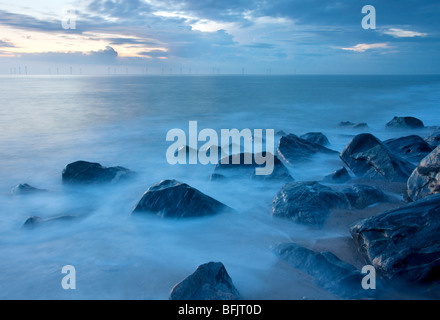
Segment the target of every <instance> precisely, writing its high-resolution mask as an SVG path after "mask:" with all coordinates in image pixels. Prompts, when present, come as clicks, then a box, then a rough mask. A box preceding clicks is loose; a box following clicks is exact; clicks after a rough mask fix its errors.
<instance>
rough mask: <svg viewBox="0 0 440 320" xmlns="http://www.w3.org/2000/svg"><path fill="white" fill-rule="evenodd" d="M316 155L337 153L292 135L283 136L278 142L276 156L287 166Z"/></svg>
mask: <svg viewBox="0 0 440 320" xmlns="http://www.w3.org/2000/svg"><path fill="white" fill-rule="evenodd" d="M318 153H323V154H336V153H337V152H336V151H334V150H330V149H328V148H326V147H324V146H321V145H320V144H317V143H314V142H310V141H307V140H304V139H301V138H299V137H298V136H296V135H294V134H289V135H287V136H283V137H281V139H280V141H279V142H278V149H277V155H278V156H279V157H280V158H281V159H282V160H283V161H285V162H286V163H289V164H295V163H298V162H302V161H306V160H308V159H310V157H311V156H313V155H315V154H318Z"/></svg>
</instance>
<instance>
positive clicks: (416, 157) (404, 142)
mask: <svg viewBox="0 0 440 320" xmlns="http://www.w3.org/2000/svg"><path fill="white" fill-rule="evenodd" d="M385 144H386V145H387V146H388V147H389V148H390V149H391V151H393V152H394V153H395V154H397V155H398V156H399V157H401V158H402V159H405V160H407V161H410V162H415V163H419V162H420V161H422V159H423V158H424V157H426V156H427V155H428V154H429V153H430V152H431V151H432V150H433V148H432V147H431V146H430V145H429V144H428V143H427V142H426V141H425V140H423V139H422V138H421V137H419V136H416V135H412V136H408V137H402V138H397V139H390V140H386V141H385Z"/></svg>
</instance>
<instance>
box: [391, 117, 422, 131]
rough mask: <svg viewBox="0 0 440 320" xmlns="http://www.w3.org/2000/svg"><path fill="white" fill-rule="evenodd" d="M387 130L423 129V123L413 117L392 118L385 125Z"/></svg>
mask: <svg viewBox="0 0 440 320" xmlns="http://www.w3.org/2000/svg"><path fill="white" fill-rule="evenodd" d="M386 127H387V128H394V129H423V128H424V127H425V125H424V124H423V122H422V121H421V120H419V119H417V118H414V117H394V118H393V119H392V120H391V121H390V122H388V123H387V124H386Z"/></svg>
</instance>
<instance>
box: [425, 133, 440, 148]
mask: <svg viewBox="0 0 440 320" xmlns="http://www.w3.org/2000/svg"><path fill="white" fill-rule="evenodd" d="M425 141H426V142H427V143H429V145H430V146H432V147H433V148H436V147H438V146H440V130H436V131H434V132H433V133H431V134H430V135H429V136H427V137H426V138H425Z"/></svg>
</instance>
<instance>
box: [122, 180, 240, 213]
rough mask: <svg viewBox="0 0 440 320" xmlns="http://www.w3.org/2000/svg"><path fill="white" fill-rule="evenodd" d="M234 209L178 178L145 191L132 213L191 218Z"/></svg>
mask: <svg viewBox="0 0 440 320" xmlns="http://www.w3.org/2000/svg"><path fill="white" fill-rule="evenodd" d="M224 211H232V209H231V208H229V207H228V206H226V205H224V204H223V203H221V202H219V201H217V200H215V199H213V198H211V197H210V196H207V195H206V194H204V193H202V192H200V191H199V190H197V189H195V188H193V187H191V186H189V185H187V184H186V183H181V182H179V181H176V180H163V181H161V182H159V183H157V184H155V185H153V186H151V187H150V188H148V190H147V191H146V192H145V193H144V195H143V196H142V198H141V200H140V201H139V202H138V203H137V205H136V206H135V208H134V209H133V211H132V213H131V214H134V215H137V214H144V213H153V214H156V215H158V216H160V217H166V218H189V217H201V216H208V215H213V214H217V213H220V212H224Z"/></svg>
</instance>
